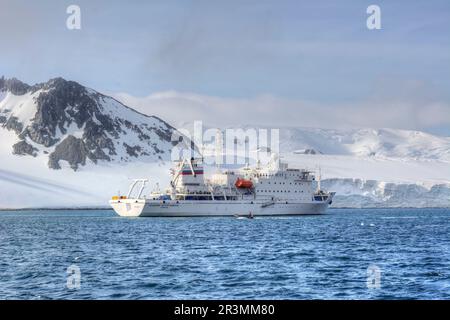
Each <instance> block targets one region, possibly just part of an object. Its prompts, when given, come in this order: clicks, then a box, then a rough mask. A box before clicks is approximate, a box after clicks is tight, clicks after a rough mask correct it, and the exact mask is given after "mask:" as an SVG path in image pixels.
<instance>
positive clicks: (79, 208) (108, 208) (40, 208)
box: [0, 207, 450, 212]
mask: <svg viewBox="0 0 450 320" xmlns="http://www.w3.org/2000/svg"><path fill="white" fill-rule="evenodd" d="M330 209H331V210H349V209H352V210H358V209H384V210H386V209H450V207H334V208H333V207H331V208H329V210H330ZM61 210H66V211H76V210H85V211H98V210H108V211H109V210H111V211H114V210H113V209H112V208H111V207H57V208H55V207H49V208H45V207H39V208H0V212H2V211H61Z"/></svg>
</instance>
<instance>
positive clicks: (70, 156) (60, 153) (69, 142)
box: [48, 136, 88, 170]
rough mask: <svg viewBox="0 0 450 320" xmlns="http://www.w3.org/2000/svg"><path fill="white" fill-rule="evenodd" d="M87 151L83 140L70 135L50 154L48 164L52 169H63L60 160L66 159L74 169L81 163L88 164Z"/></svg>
mask: <svg viewBox="0 0 450 320" xmlns="http://www.w3.org/2000/svg"><path fill="white" fill-rule="evenodd" d="M87 153H88V151H87V149H86V146H85V145H84V142H83V140H81V139H78V138H75V137H74V136H68V137H67V138H66V139H64V140H63V141H62V142H61V143H60V144H58V145H57V146H56V148H55V151H53V152H52V153H51V154H50V156H49V162H48V166H49V167H50V168H52V169H61V166H60V164H59V161H60V160H66V161H67V162H68V163H69V164H70V167H71V168H72V169H74V170H77V169H78V166H79V165H80V164H81V165H85V164H86V156H87Z"/></svg>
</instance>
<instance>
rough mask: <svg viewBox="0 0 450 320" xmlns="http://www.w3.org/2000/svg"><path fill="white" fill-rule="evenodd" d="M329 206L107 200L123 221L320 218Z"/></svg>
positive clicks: (327, 203) (315, 202) (323, 204)
mask: <svg viewBox="0 0 450 320" xmlns="http://www.w3.org/2000/svg"><path fill="white" fill-rule="evenodd" d="M330 203H331V197H330V199H328V200H327V201H314V202H313V201H312V202H310V203H295V202H292V203H291V202H287V203H286V202H285V201H284V202H281V201H280V202H258V201H253V202H252V201H214V200H213V201H187V200H184V201H174V200H166V201H164V202H163V201H160V200H144V199H122V200H111V201H110V204H111V206H112V208H113V209H114V211H115V212H116V213H117V214H119V215H120V216H124V217H204V216H236V215H239V216H248V215H249V214H250V213H251V214H252V215H254V216H278V215H284V216H287V215H315V214H323V213H325V211H326V209H327V208H328V206H329V205H330Z"/></svg>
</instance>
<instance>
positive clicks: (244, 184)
mask: <svg viewBox="0 0 450 320" xmlns="http://www.w3.org/2000/svg"><path fill="white" fill-rule="evenodd" d="M234 185H235V186H236V188H239V189H250V188H253V182H252V181H251V180H246V179H241V178H238V179H237V180H236V183H235V184H234Z"/></svg>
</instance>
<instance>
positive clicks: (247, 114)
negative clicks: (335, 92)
mask: <svg viewBox="0 0 450 320" xmlns="http://www.w3.org/2000/svg"><path fill="white" fill-rule="evenodd" d="M113 96H114V97H115V98H116V99H118V100H120V101H122V102H123V103H125V104H126V105H128V106H130V107H133V108H135V109H137V110H138V111H140V112H142V113H145V114H149V115H156V116H159V117H161V118H162V119H164V120H166V121H168V122H170V123H171V124H172V125H174V126H176V127H182V126H183V124H186V123H191V122H193V121H196V120H201V121H203V122H204V124H205V125H208V126H217V127H225V126H241V125H264V126H272V127H286V126H290V127H320V128H361V127H372V128H399V129H411V130H426V129H427V128H432V127H438V126H445V125H450V117H449V116H448V115H449V114H450V105H449V104H448V103H444V102H441V101H435V100H429V101H427V100H425V99H418V98H417V95H415V96H411V98H408V97H407V96H406V95H405V96H403V95H401V96H400V97H392V96H389V95H388V96H387V97H386V98H383V97H381V96H377V97H376V98H371V99H367V100H366V101H361V102H352V103H348V104H344V103H329V104H326V103H317V102H311V101H303V100H291V99H284V98H279V97H275V96H272V95H261V96H257V97H254V98H221V97H214V96H207V95H199V94H194V93H180V92H176V91H166V92H159V93H154V94H151V95H149V96H147V97H134V96H131V95H129V94H126V93H118V94H113Z"/></svg>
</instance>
